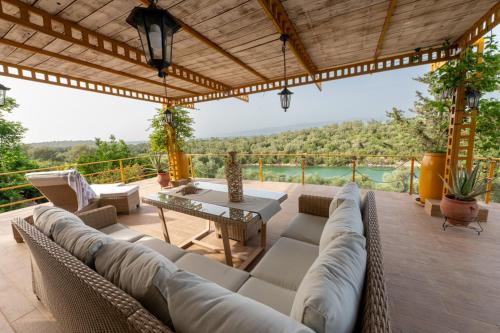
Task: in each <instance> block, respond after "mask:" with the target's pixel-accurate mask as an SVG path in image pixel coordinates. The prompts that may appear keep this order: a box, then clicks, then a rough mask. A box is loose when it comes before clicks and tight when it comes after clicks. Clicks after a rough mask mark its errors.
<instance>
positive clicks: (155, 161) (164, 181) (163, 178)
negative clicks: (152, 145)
mask: <svg viewBox="0 0 500 333" xmlns="http://www.w3.org/2000/svg"><path fill="white" fill-rule="evenodd" d="M149 160H150V161H151V166H152V167H153V168H152V169H151V170H154V171H156V174H157V177H156V181H157V182H158V184H160V186H161V187H167V186H168V184H170V175H169V174H168V163H167V161H166V160H165V159H164V158H163V154H162V153H156V154H154V155H151V156H150V157H149Z"/></svg>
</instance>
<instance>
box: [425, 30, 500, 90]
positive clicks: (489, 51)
mask: <svg viewBox="0 0 500 333" xmlns="http://www.w3.org/2000/svg"><path fill="white" fill-rule="evenodd" d="M499 73H500V54H499V52H498V46H497V44H496V42H495V40H494V36H493V35H490V36H487V37H485V45H484V50H483V52H477V51H475V50H474V47H472V46H469V47H467V48H466V49H465V50H464V51H463V52H462V53H461V54H460V56H459V57H457V58H455V59H452V60H450V61H448V62H447V63H446V64H444V65H443V66H441V67H440V68H438V69H437V70H436V71H434V72H433V73H432V76H433V77H434V78H435V80H436V83H437V86H439V87H440V88H441V89H454V88H457V87H459V86H461V85H463V86H464V87H465V88H469V89H472V90H476V91H480V92H482V93H485V92H492V91H496V90H498V87H499V84H500V76H499Z"/></svg>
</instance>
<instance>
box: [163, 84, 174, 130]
mask: <svg viewBox="0 0 500 333" xmlns="http://www.w3.org/2000/svg"><path fill="white" fill-rule="evenodd" d="M163 86H164V88H165V104H166V105H167V107H166V108H165V112H164V113H163V116H164V121H165V124H169V125H170V126H172V127H175V120H174V114H173V113H172V111H170V108H169V106H170V105H169V103H168V96H167V78H166V76H164V77H163Z"/></svg>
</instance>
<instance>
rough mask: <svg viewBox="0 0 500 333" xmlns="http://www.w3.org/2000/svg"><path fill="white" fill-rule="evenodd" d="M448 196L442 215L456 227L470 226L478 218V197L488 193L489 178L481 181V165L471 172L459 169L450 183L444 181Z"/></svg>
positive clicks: (445, 199) (444, 201)
mask: <svg viewBox="0 0 500 333" xmlns="http://www.w3.org/2000/svg"><path fill="white" fill-rule="evenodd" d="M443 183H444V185H445V186H446V188H447V189H448V194H446V196H444V197H443V199H442V200H441V206H440V207H441V213H442V214H443V215H444V216H445V217H446V218H447V221H448V222H449V223H451V224H455V225H468V224H469V223H471V222H474V220H475V219H476V218H477V215H478V213H479V208H478V205H477V200H476V197H477V196H479V195H481V194H484V193H486V192H488V191H487V190H486V185H487V184H488V183H489V180H488V179H487V178H483V179H479V164H478V165H476V166H475V167H474V169H473V170H472V171H471V172H467V171H466V170H463V169H457V170H456V171H455V172H454V173H452V175H451V181H450V183H448V182H446V181H445V180H444V179H443Z"/></svg>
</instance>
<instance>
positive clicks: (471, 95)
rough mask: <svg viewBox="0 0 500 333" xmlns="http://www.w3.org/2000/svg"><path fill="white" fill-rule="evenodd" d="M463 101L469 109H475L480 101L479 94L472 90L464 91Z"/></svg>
mask: <svg viewBox="0 0 500 333" xmlns="http://www.w3.org/2000/svg"><path fill="white" fill-rule="evenodd" d="M465 100H466V101H467V106H468V107H469V109H477V108H478V107H479V101H480V100H481V92H480V91H478V90H474V89H467V90H465Z"/></svg>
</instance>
